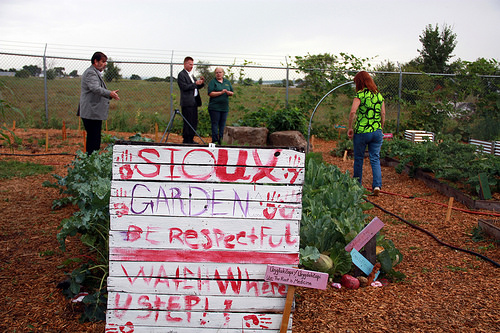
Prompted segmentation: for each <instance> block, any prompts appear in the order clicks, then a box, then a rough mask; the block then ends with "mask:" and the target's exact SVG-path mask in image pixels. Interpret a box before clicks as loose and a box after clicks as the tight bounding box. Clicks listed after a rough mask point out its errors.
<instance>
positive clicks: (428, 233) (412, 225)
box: [365, 198, 500, 268]
mask: <svg viewBox="0 0 500 333" xmlns="http://www.w3.org/2000/svg"><path fill="white" fill-rule="evenodd" d="M365 201H366V202H368V203H370V204H372V205H373V206H375V207H377V208H378V209H380V210H381V211H383V212H384V213H386V214H389V215H391V216H393V217H395V218H397V219H399V220H401V221H402V222H404V223H406V224H407V225H409V226H410V227H412V228H414V229H417V230H419V231H422V232H423V233H425V234H427V235H429V236H431V237H432V238H434V239H435V240H436V241H437V242H438V243H439V244H441V245H444V246H447V247H449V248H451V249H453V250H457V251H462V252H465V253H469V254H472V255H474V256H476V257H479V258H481V259H483V260H486V261H489V262H490V263H492V264H493V265H494V266H496V267H497V268H500V264H499V263H497V262H496V261H494V260H492V259H490V258H488V257H486V256H483V255H482V254H480V253H477V252H474V251H470V250H467V249H462V248H460V247H456V246H453V245H450V244H447V243H445V242H443V241H441V240H440V239H439V238H437V237H436V236H435V235H434V234H433V233H431V232H430V231H428V230H425V229H424V228H421V227H419V226H418V225H415V224H413V223H411V222H409V221H406V220H405V219H403V218H402V217H400V216H398V215H396V214H394V213H392V212H390V211H388V210H386V209H384V208H382V207H380V206H379V205H377V204H376V203H373V202H371V201H369V200H368V199H366V198H365Z"/></svg>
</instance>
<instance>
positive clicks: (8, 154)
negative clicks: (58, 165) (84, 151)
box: [0, 153, 76, 156]
mask: <svg viewBox="0 0 500 333" xmlns="http://www.w3.org/2000/svg"><path fill="white" fill-rule="evenodd" d="M0 155H5V156H50V155H69V156H71V155H72V156H76V155H75V154H71V153H45V154H10V153H0Z"/></svg>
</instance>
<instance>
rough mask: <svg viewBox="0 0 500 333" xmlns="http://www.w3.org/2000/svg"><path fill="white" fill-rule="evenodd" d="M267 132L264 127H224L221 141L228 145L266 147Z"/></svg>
mask: <svg viewBox="0 0 500 333" xmlns="http://www.w3.org/2000/svg"><path fill="white" fill-rule="evenodd" d="M268 134H269V130H268V129H267V128H265V127H246V126H226V127H225V128H224V137H223V141H224V142H225V143H226V144H228V145H248V146H262V147H264V146H266V145H267V135H268Z"/></svg>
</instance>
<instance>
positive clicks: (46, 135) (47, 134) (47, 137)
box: [45, 131, 49, 152]
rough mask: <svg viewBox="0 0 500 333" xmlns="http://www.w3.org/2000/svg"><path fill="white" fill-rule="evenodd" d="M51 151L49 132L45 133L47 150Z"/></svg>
mask: <svg viewBox="0 0 500 333" xmlns="http://www.w3.org/2000/svg"><path fill="white" fill-rule="evenodd" d="M48 151H49V132H48V131H47V132H46V133H45V152H48Z"/></svg>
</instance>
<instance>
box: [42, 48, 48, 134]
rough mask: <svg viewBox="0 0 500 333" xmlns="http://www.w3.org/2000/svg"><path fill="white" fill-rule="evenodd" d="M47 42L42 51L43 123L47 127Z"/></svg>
mask: <svg viewBox="0 0 500 333" xmlns="http://www.w3.org/2000/svg"><path fill="white" fill-rule="evenodd" d="M46 54H47V44H45V50H44V51H43V90H44V94H45V123H46V124H47V127H48V125H49V97H48V89H47V57H46Z"/></svg>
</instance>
